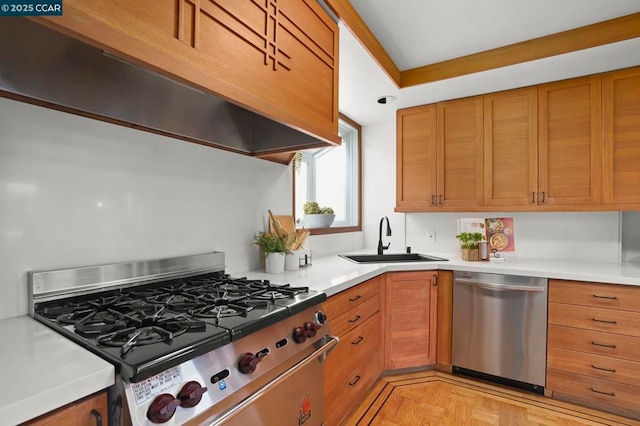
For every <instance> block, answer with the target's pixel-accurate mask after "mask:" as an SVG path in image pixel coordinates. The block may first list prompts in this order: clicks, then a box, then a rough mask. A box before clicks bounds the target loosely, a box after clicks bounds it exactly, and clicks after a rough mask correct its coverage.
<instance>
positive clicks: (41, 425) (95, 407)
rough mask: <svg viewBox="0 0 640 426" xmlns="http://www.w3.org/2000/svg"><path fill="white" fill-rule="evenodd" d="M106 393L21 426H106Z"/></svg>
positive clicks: (100, 393) (107, 421) (67, 406)
mask: <svg viewBox="0 0 640 426" xmlns="http://www.w3.org/2000/svg"><path fill="white" fill-rule="evenodd" d="M108 424H109V419H108V414H107V392H99V393H96V394H94V395H91V396H88V397H86V398H84V399H81V400H79V401H76V402H73V403H71V404H68V405H66V406H64V407H62V408H58V409H57V410H55V411H52V412H50V413H47V414H44V415H42V416H40V417H38V418H36V419H33V420H30V421H28V422H25V423H23V426H58V425H66V426H88V425H96V426H97V425H108Z"/></svg>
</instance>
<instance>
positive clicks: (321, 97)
mask: <svg viewBox="0 0 640 426" xmlns="http://www.w3.org/2000/svg"><path fill="white" fill-rule="evenodd" d="M37 20H38V22H41V23H45V24H46V25H48V26H51V27H53V28H54V29H57V30H59V31H61V32H64V33H66V34H69V35H71V36H72V37H75V38H79V39H81V40H83V41H85V42H88V43H90V44H92V45H94V46H97V47H99V48H101V49H104V50H105V51H107V52H109V53H111V54H113V55H115V56H118V57H121V58H122V59H125V60H127V61H130V62H132V63H135V64H139V65H142V66H143V67H146V68H150V69H152V70H154V71H157V72H159V73H161V74H164V75H166V76H168V77H171V78H173V79H175V80H177V81H182V82H185V83H187V84H189V85H192V86H194V87H196V88H199V89H203V90H205V91H209V92H212V93H214V94H216V95H220V96H222V97H224V98H226V99H228V100H231V101H232V102H234V103H237V104H239V105H241V106H243V107H246V108H248V109H250V110H252V111H255V112H258V113H259V114H261V115H264V116H266V117H269V118H271V119H273V120H275V121H278V122H282V123H285V124H288V125H290V126H292V127H294V128H297V129H299V130H302V131H304V132H307V133H310V134H313V135H315V136H317V137H320V138H322V139H324V140H326V141H329V142H332V143H339V142H340V138H339V136H338V27H337V24H336V23H335V22H333V20H332V19H331V18H330V17H329V16H328V14H327V13H326V12H325V11H324V10H323V9H322V8H321V7H320V5H319V4H318V3H317V1H316V0H277V1H276V0H255V1H237V0H202V1H196V0H142V1H130V0H95V1H91V2H87V1H84V0H65V2H64V15H63V16H60V17H42V18H38V19H37Z"/></svg>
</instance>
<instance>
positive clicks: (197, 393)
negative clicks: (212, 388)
mask: <svg viewBox="0 0 640 426" xmlns="http://www.w3.org/2000/svg"><path fill="white" fill-rule="evenodd" d="M206 391H207V388H205V387H202V386H200V383H198V382H193V381H192V382H187V384H185V385H184V386H183V387H182V389H180V392H178V399H179V400H180V406H181V407H184V408H191V407H195V406H196V405H198V403H199V402H200V400H201V399H202V395H203V394H204V393H205V392H206Z"/></svg>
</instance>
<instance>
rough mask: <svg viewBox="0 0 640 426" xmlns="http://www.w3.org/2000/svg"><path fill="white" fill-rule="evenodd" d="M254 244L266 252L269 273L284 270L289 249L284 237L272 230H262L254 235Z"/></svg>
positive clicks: (265, 257) (266, 264)
mask: <svg viewBox="0 0 640 426" xmlns="http://www.w3.org/2000/svg"><path fill="white" fill-rule="evenodd" d="M253 244H254V245H256V246H258V247H260V248H261V249H262V251H263V252H264V265H265V270H266V272H267V273H268V274H279V273H282V272H283V271H284V257H285V254H286V253H287V251H288V250H287V244H286V241H285V239H284V238H281V237H279V236H278V234H273V233H271V232H261V233H259V234H258V235H256V236H255V237H254V240H253Z"/></svg>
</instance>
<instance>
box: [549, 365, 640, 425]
mask: <svg viewBox="0 0 640 426" xmlns="http://www.w3.org/2000/svg"><path fill="white" fill-rule="evenodd" d="M547 389H549V390H552V391H553V392H554V398H556V397H560V399H562V397H561V396H560V395H556V393H561V394H564V395H569V396H573V397H577V398H579V399H581V400H584V401H588V402H592V403H596V404H599V406H598V408H603V409H604V408H605V407H606V408H609V411H610V407H612V406H613V407H618V408H622V409H626V410H632V411H634V412H635V413H638V400H640V387H638V386H630V385H626V384H622V383H616V382H611V381H608V380H601V379H594V378H592V377H587V376H582V375H580V374H572V373H566V372H564V371H559V370H552V369H549V370H548V371H547ZM638 414H640V413H638Z"/></svg>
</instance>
